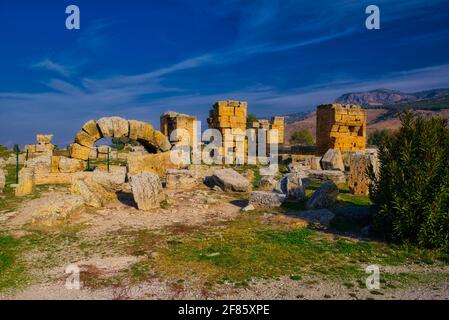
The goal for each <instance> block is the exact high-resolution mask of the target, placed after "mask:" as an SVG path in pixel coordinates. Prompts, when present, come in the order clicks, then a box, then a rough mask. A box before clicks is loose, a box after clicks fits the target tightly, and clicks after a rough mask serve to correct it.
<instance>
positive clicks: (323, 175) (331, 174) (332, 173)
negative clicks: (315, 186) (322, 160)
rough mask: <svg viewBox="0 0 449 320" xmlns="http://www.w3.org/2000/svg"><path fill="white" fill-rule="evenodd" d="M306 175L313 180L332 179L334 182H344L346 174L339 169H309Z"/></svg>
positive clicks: (323, 180) (324, 180)
mask: <svg viewBox="0 0 449 320" xmlns="http://www.w3.org/2000/svg"><path fill="white" fill-rule="evenodd" d="M308 177H309V178H310V180H312V181H315V182H326V181H332V182H334V183H336V184H339V183H345V182H346V176H345V174H344V172H342V171H340V170H309V171H308Z"/></svg>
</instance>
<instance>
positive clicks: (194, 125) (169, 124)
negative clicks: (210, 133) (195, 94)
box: [161, 111, 198, 146]
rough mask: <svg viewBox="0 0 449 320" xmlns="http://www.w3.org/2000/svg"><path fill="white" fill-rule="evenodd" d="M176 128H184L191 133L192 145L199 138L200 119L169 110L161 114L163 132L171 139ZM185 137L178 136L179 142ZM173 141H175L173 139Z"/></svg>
mask: <svg viewBox="0 0 449 320" xmlns="http://www.w3.org/2000/svg"><path fill="white" fill-rule="evenodd" d="M176 129H184V130H186V131H187V132H188V133H189V139H190V140H189V141H190V146H193V145H194V143H195V139H198V121H197V119H196V117H194V116H190V115H187V114H182V113H177V112H173V111H169V112H166V113H164V114H163V115H162V116H161V132H162V133H163V134H164V135H165V136H166V137H168V138H169V139H170V135H171V133H172V132H173V131H175V130H176ZM182 139H183V137H178V142H179V141H181V140H182ZM171 142H173V141H171Z"/></svg>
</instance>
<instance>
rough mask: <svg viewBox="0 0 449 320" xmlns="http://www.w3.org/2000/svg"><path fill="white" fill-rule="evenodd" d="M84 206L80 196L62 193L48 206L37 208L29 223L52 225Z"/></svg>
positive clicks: (61, 221)
mask: <svg viewBox="0 0 449 320" xmlns="http://www.w3.org/2000/svg"><path fill="white" fill-rule="evenodd" d="M83 206H84V202H83V199H82V197H80V196H77V195H64V196H62V197H59V198H58V199H57V200H56V201H52V202H49V203H48V206H45V207H41V208H39V209H38V210H37V211H36V212H34V213H33V216H32V218H31V223H33V224H38V225H43V226H47V227H54V226H57V225H59V224H61V223H63V222H65V221H66V220H67V219H68V218H69V217H70V216H71V215H72V214H74V213H76V212H78V211H81V210H82V208H83Z"/></svg>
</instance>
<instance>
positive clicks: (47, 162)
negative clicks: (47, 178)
mask: <svg viewBox="0 0 449 320" xmlns="http://www.w3.org/2000/svg"><path fill="white" fill-rule="evenodd" d="M25 166H26V167H27V168H32V169H33V170H34V173H36V174H41V173H51V172H52V157H51V156H40V157H37V158H33V159H30V160H28V161H27V162H26V163H25Z"/></svg>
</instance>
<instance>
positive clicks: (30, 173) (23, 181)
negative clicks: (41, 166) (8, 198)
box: [15, 168, 36, 197]
mask: <svg viewBox="0 0 449 320" xmlns="http://www.w3.org/2000/svg"><path fill="white" fill-rule="evenodd" d="M35 188H36V181H35V177H34V169H33V168H22V169H21V170H20V171H19V184H18V186H17V187H16V190H15V195H16V197H23V196H26V195H29V194H31V193H33V192H34V190H35Z"/></svg>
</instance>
